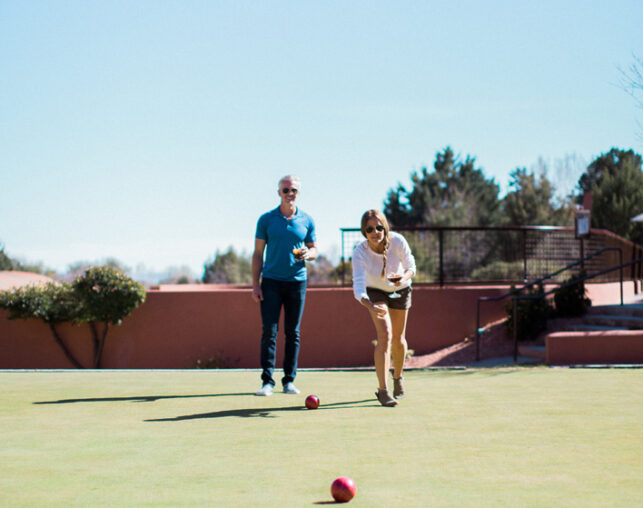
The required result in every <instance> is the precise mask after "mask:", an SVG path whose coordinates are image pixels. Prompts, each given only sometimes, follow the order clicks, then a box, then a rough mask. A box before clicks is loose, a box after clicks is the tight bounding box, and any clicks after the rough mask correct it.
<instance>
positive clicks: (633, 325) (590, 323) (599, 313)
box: [569, 303, 643, 331]
mask: <svg viewBox="0 0 643 508" xmlns="http://www.w3.org/2000/svg"><path fill="white" fill-rule="evenodd" d="M569 330H575V331H592V330H596V331H607V330H643V303H630V304H624V305H598V306H596V307H594V306H592V307H590V309H589V311H588V312H587V314H585V315H584V316H583V317H582V318H581V321H580V322H579V323H577V324H575V325H573V327H572V328H570V329H569Z"/></svg>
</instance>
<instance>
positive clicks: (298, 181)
mask: <svg viewBox="0 0 643 508" xmlns="http://www.w3.org/2000/svg"><path fill="white" fill-rule="evenodd" d="M284 180H290V181H291V182H293V183H295V184H297V186H299V187H301V179H300V178H299V177H298V176H295V175H286V176H282V177H281V179H280V180H279V183H278V184H277V187H281V182H283V181H284Z"/></svg>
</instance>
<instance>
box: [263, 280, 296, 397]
mask: <svg viewBox="0 0 643 508" xmlns="http://www.w3.org/2000/svg"><path fill="white" fill-rule="evenodd" d="M261 292H262V293H263V300H262V301H261V321H262V323H263V331H262V334H261V369H262V373H261V380H262V381H263V384H266V383H269V384H271V385H273V386H274V385H275V381H274V379H273V378H272V373H273V371H274V370H275V353H276V350H277V329H278V327H279V316H280V314H281V307H282V306H283V308H284V331H285V333H286V348H285V351H284V364H283V368H284V377H283V378H282V380H281V382H282V384H284V385H285V384H286V383H290V382H291V381H294V380H295V376H296V375H297V358H298V356H299V324H300V322H301V315H302V314H303V312H304V302H305V300H306V281H305V280H304V281H292V282H291V281H280V280H274V279H263V280H262V281H261Z"/></svg>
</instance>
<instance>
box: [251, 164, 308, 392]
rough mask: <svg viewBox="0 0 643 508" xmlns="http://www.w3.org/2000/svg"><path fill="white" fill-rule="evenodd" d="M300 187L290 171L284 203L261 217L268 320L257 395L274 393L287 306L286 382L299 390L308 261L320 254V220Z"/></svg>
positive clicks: (258, 242)
mask: <svg viewBox="0 0 643 508" xmlns="http://www.w3.org/2000/svg"><path fill="white" fill-rule="evenodd" d="M300 187H301V184H300V181H299V178H298V177H296V176H292V175H288V176H284V177H283V178H282V179H281V180H279V186H278V188H277V192H278V194H279V197H280V198H281V203H280V205H279V206H278V207H277V208H275V209H274V210H271V211H270V212H266V213H264V214H263V215H262V216H261V217H259V220H258V221H257V232H256V234H255V250H254V254H253V255H252V298H253V299H254V301H255V302H258V303H259V304H260V307H261V321H262V334H261V369H262V372H261V382H262V386H261V389H260V390H259V391H258V392H257V395H263V396H267V395H272V392H273V389H274V386H275V381H274V379H273V378H272V374H273V372H274V369H275V356H276V349H277V328H278V326H279V316H280V314H281V308H282V307H283V308H284V329H285V334H286V347H285V351H284V363H283V369H284V377H283V378H282V380H281V383H282V386H283V391H284V393H289V394H296V393H299V390H298V389H297V387H296V386H295V384H294V381H295V376H296V375H297V359H298V357H299V325H300V323H301V316H302V314H303V311H304V302H305V299H306V281H307V272H306V261H312V260H313V259H315V258H316V257H317V247H316V246H315V241H316V238H315V223H314V222H313V219H312V217H310V216H309V215H308V214H306V213H305V212H303V211H302V210H300V209H299V207H297V205H296V204H295V203H296V201H297V197H298V196H299V190H300ZM264 254H265V256H264ZM260 279H261V280H260Z"/></svg>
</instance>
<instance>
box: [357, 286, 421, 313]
mask: <svg viewBox="0 0 643 508" xmlns="http://www.w3.org/2000/svg"><path fill="white" fill-rule="evenodd" d="M412 291H413V290H412V289H411V286H408V287H405V288H403V289H398V290H397V294H398V295H401V298H391V297H390V295H391V293H387V292H386V291H382V290H381V289H375V288H369V287H367V288H366V294H367V295H368V297H369V298H370V300H371V302H373V303H380V302H382V303H385V304H386V305H388V308H389V309H397V310H407V309H410V308H411V292H412Z"/></svg>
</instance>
